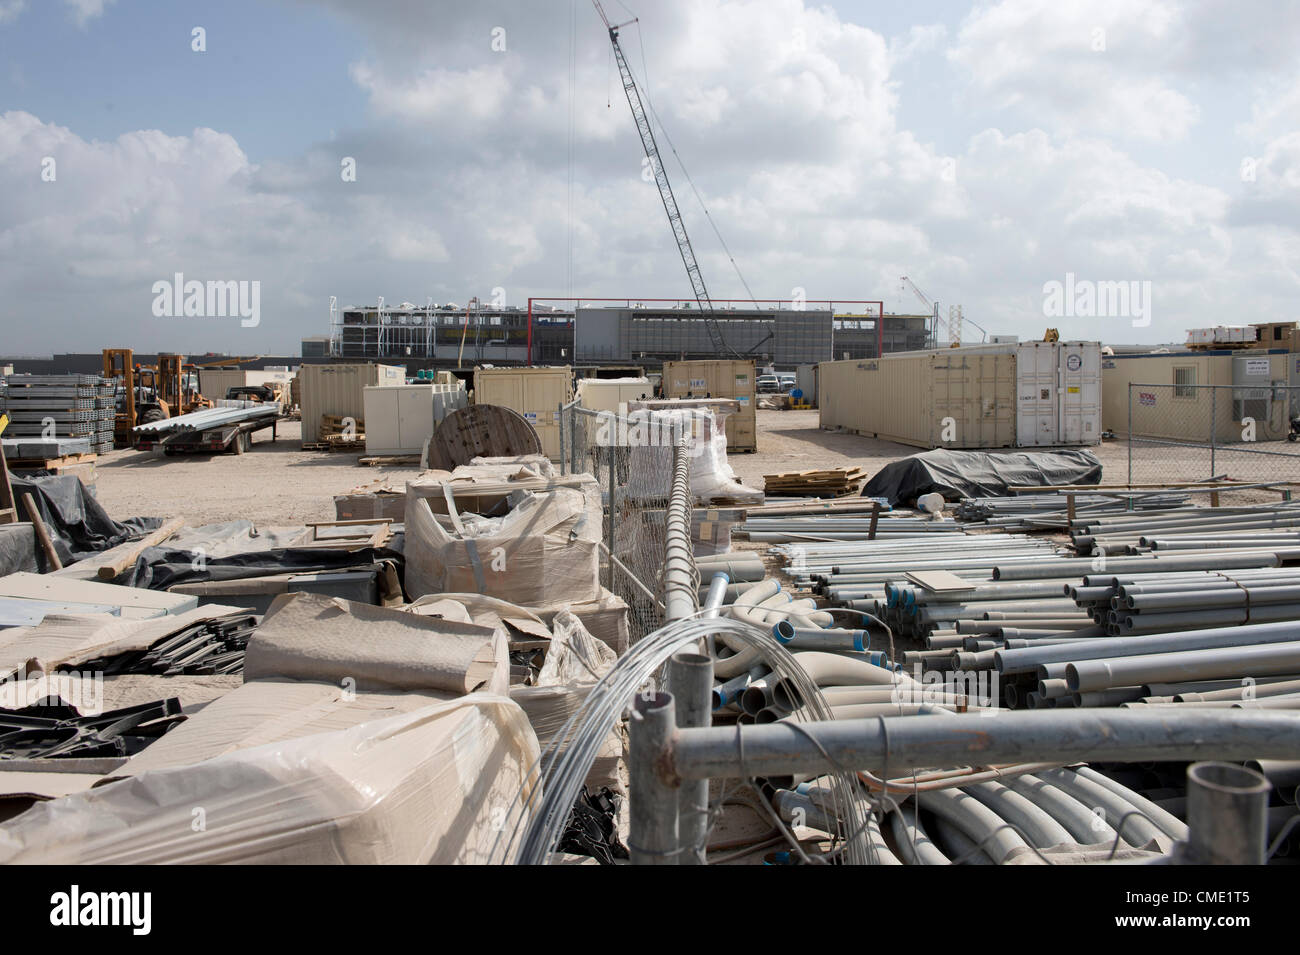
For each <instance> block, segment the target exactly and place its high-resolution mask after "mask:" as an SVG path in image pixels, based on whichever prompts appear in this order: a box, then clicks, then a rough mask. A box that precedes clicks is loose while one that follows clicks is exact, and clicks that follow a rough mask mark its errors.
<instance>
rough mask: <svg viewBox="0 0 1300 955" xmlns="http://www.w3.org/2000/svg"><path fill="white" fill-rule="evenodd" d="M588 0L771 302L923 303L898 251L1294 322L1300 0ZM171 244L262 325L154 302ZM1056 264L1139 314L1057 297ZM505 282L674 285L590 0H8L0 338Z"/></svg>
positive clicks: (1173, 331) (1025, 327) (1041, 319)
mask: <svg viewBox="0 0 1300 955" xmlns="http://www.w3.org/2000/svg"><path fill="white" fill-rule="evenodd" d="M605 5H606V7H607V9H608V12H609V15H610V17H611V19H613V20H615V21H620V22H621V21H624V20H629V19H631V18H632V17H633V16H638V17H640V21H639V23H637V24H632V25H629V26H627V27H625V28H624V29H623V31H622V43H623V46H624V49H625V50H626V52H627V55H628V59H629V61H630V63H631V65H632V67H633V69H634V71H635V72H636V75H637V80H638V82H639V83H641V84H642V85H643V88H644V89H645V90H646V92H647V93H648V97H649V100H650V102H651V103H652V105H653V108H654V110H655V112H656V114H657V116H658V118H659V120H660V121H661V122H662V129H663V130H664V131H665V132H666V137H667V138H670V139H671V142H672V144H673V145H674V146H675V147H676V151H677V153H678V154H679V155H680V157H681V160H682V162H684V163H685V165H686V168H687V170H688V171H689V172H690V175H691V177H692V179H693V180H694V184H695V187H696V189H698V192H699V195H700V196H701V197H702V199H703V203H704V204H705V205H707V207H708V209H709V211H710V213H711V215H712V218H713V220H714V222H715V223H716V225H717V227H718V229H719V230H720V232H721V235H722V238H723V239H725V241H726V244H727V246H728V247H729V248H730V251H731V254H732V255H733V256H734V258H735V262H736V265H737V266H738V268H739V273H740V275H743V277H744V282H745V283H747V284H748V286H749V288H750V289H751V290H752V291H753V294H754V295H755V296H757V297H760V298H789V297H790V296H792V295H794V294H798V293H797V292H796V291H795V290H796V289H801V290H803V291H804V294H806V296H807V298H809V299H835V300H849V299H867V300H876V299H879V300H883V301H884V303H885V308H886V309H887V310H889V311H918V310H921V306H920V303H919V302H918V301H917V300H916V298H915V297H914V296H913V295H912V293H911V292H910V291H906V292H905V291H903V290H902V289H901V286H900V281H899V279H900V276H902V275H905V274H906V275H908V276H910V277H911V278H912V279H913V280H914V281H915V282H916V284H917V285H919V286H920V288H921V289H923V290H924V291H925V292H926V293H927V294H928V295H929V296H931V297H932V298H934V299H937V300H938V301H939V302H940V303H941V307H942V308H943V309H944V311H945V312H946V309H947V306H948V305H950V304H955V303H960V304H961V305H962V306H963V310H964V313H965V315H966V317H967V318H968V319H969V320H971V321H973V322H976V323H978V324H979V325H981V326H983V327H984V328H985V329H987V330H989V331H990V332H1002V333H1010V334H1019V335H1021V336H1037V335H1040V334H1041V333H1042V330H1043V328H1044V327H1045V326H1047V325H1053V326H1057V327H1059V328H1060V329H1061V331H1062V333H1063V334H1064V335H1068V336H1070V337H1088V338H1101V339H1104V340H1109V341H1113V342H1161V341H1172V340H1179V341H1181V340H1182V339H1183V336H1184V331H1185V329H1187V328H1189V327H1194V326H1201V325H1210V324H1220V323H1224V322H1238V321H1243V322H1244V321H1260V320H1294V319H1297V318H1300V307H1298V306H1297V302H1298V301H1300V57H1298V56H1297V51H1298V50H1300V4H1296V3H1294V2H1287V0H1280V2H1277V3H1271V2H1265V0H1245V2H1240V3H1234V4H1227V3H1222V2H1195V0H1188V2H1168V0H1089V2H1078V3H1074V2H1068V0H1004V2H980V3H974V4H972V3H969V2H967V3H959V2H927V0H913V2H909V3H884V2H867V0H834V2H827V3H820V4H814V3H805V2H801V0H654V2H647V0H636V2H632V0H629V2H628V3H626V4H624V3H622V2H620V0H607V2H606V4H605ZM196 30H198V31H199V32H198V33H197V34H196V32H195V31H196ZM195 46H202V47H204V49H202V50H196V49H194V47H195ZM660 145H661V147H663V148H664V149H665V151H666V152H667V139H666V138H665V139H661V141H660ZM349 160H350V161H351V163H352V164H353V165H354V168H355V180H354V181H349V177H347V176H346V175H345V173H346V171H347V170H346V168H345V167H349ZM667 169H668V172H669V174H670V176H672V177H673V179H674V185H675V187H676V191H677V193H678V198H679V202H680V204H681V207H682V211H683V214H684V217H685V219H686V222H687V225H688V227H689V229H690V231H691V234H692V237H693V239H694V241H695V245H696V250H697V252H698V254H699V256H700V260H701V264H702V268H703V271H704V275H705V278H706V280H707V281H708V283H709V287H710V291H711V293H712V294H713V296H714V297H715V298H722V297H727V296H737V297H740V296H745V295H746V292H745V285H744V284H742V281H741V278H740V277H739V276H738V274H737V269H736V268H734V267H733V266H732V264H731V262H730V261H729V259H728V257H727V255H726V254H725V252H724V250H723V247H722V245H721V243H720V242H719V240H718V237H717V236H716V235H715V234H714V231H713V229H712V228H710V226H709V223H708V221H707V220H706V219H705V218H704V213H703V211H702V206H701V202H700V201H699V200H697V199H696V198H695V195H694V194H693V192H692V190H691V187H690V184H689V183H688V181H687V180H686V178H685V177H684V176H683V174H682V171H681V168H680V166H679V165H678V163H677V161H676V160H675V159H671V158H670V159H669V160H668V163H667ZM178 272H179V273H182V274H183V275H184V276H185V278H186V280H187V281H188V280H199V281H208V280H213V281H249V282H251V281H257V282H260V290H261V293H260V294H261V302H260V305H261V310H260V323H259V324H258V325H257V326H256V327H244V325H243V324H241V322H240V320H239V318H238V317H213V316H207V317H199V316H188V317H187V316H184V315H181V316H177V317H168V316H166V315H164V316H161V317H160V316H156V315H155V314H154V308H153V304H154V299H155V295H154V291H153V289H154V284H155V283H156V282H159V281H162V280H170V279H171V278H172V276H173V275H174V274H175V273H178ZM1067 274H1071V275H1073V276H1074V278H1075V281H1076V282H1135V283H1139V285H1137V286H1135V289H1138V290H1141V289H1143V288H1147V289H1149V290H1150V300H1149V301H1150V312H1149V315H1150V319H1151V321H1150V324H1149V325H1142V324H1141V321H1140V319H1135V318H1132V317H1131V316H1124V315H1119V316H1115V315H1109V316H1107V315H1099V316H1094V317H1087V318H1083V317H1055V316H1049V315H1047V314H1045V302H1047V299H1048V297H1047V296H1045V293H1044V287H1045V285H1046V284H1047V283H1051V282H1064V281H1065V279H1066V276H1067ZM1142 283H1150V284H1149V285H1143V284H1142ZM497 288H500V289H504V292H505V297H506V301H507V303H509V304H521V305H522V304H524V303H525V300H526V298H527V297H528V296H529V295H539V296H540V295H557V296H558V295H584V296H598V295H607V296H631V297H634V298H650V297H676V296H688V295H689V294H690V286H689V284H688V282H687V279H686V276H685V274H684V271H683V269H682V267H681V261H680V259H679V257H678V255H677V251H676V248H675V245H674V243H673V240H672V235H671V233H670V231H669V228H668V225H667V222H666V220H665V217H664V214H663V209H662V207H661V206H660V204H659V199H658V194H657V192H656V190H655V187H654V185H653V183H652V182H649V181H647V180H646V179H643V177H642V152H641V147H640V142H639V140H638V138H637V135H636V130H635V127H634V126H633V123H632V118H631V115H630V113H629V111H628V107H627V103H626V101H625V100H624V98H623V93H622V89H621V86H620V85H619V82H618V74H617V70H616V68H615V66H614V64H613V62H612V57H611V53H610V47H609V42H608V39H607V37H606V35H605V32H604V29H603V27H602V25H601V23H600V19H599V17H598V16H597V14H596V12H595V10H594V9H593V7H592V5H591V3H590V0H510V2H504V0H478V2H468V0H464V2H457V3H453V2H438V0H314V2H313V0H260V2H259V0H223V2H215V0H213V2H198V0H195V2H189V0H0V319H2V321H3V329H4V334H3V338H2V339H0V342H2V344H0V352H3V353H7V354H10V355H19V354H21V355H40V354H50V353H52V352H59V351H91V350H97V349H99V348H101V347H103V346H109V345H125V346H133V347H135V348H137V349H143V350H150V351H152V350H154V349H156V348H159V347H163V348H172V349H176V350H180V351H201V350H206V349H213V350H226V351H230V352H234V353H241V354H247V353H262V354H285V353H288V354H295V353H296V352H297V348H298V342H299V340H300V339H301V338H302V337H303V336H305V335H312V334H324V333H325V332H326V331H327V324H328V301H329V296H331V295H335V296H337V297H338V299H339V300H340V302H342V303H344V304H352V303H363V302H373V301H374V300H375V298H376V297H377V296H379V295H382V296H384V297H385V299H386V300H387V301H388V302H389V303H397V302H401V301H403V300H407V301H413V302H417V303H421V304H423V303H424V302H425V301H427V300H428V299H429V298H432V299H433V300H434V301H436V302H447V301H455V302H460V303H463V302H465V301H466V300H467V299H469V298H470V297H471V296H474V295H477V296H480V297H483V298H487V297H489V296H491V295H492V292H493V289H497ZM1135 323H1136V324H1135ZM972 336H974V337H978V332H970V331H968V333H967V337H968V338H969V337H972Z"/></svg>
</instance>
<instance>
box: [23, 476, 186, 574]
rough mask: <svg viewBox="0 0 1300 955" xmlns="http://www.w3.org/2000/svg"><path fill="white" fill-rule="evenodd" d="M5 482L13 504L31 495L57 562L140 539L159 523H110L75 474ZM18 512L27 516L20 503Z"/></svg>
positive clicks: (142, 520) (157, 520)
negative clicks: (12, 495) (48, 536)
mask: <svg viewBox="0 0 1300 955" xmlns="http://www.w3.org/2000/svg"><path fill="white" fill-rule="evenodd" d="M9 480H10V482H11V483H12V484H13V489H14V500H15V501H21V500H22V496H23V494H24V493H29V494H31V495H32V499H33V500H34V501H35V502H36V509H37V510H39V511H40V512H41V520H42V521H44V522H45V529H46V530H47V531H49V534H50V539H51V540H52V541H53V542H54V549H55V551H57V552H58V555H59V560H61V561H62V562H63V563H65V564H70V563H72V562H73V561H75V560H80V559H81V558H82V557H86V556H88V555H90V554H94V553H98V552H99V551H101V550H107V549H108V548H110V547H116V546H117V545H118V544H124V543H126V542H127V541H129V540H134V539H136V538H139V537H143V536H144V535H145V534H147V533H149V531H152V530H155V529H156V528H158V527H160V526H161V525H162V523H163V519H162V518H161V517H131V518H127V519H126V520H124V521H115V520H113V518H111V517H109V516H108V511H106V510H104V508H103V507H102V506H101V505H100V503H99V502H98V501H97V500H95V498H94V496H93V495H92V494H90V493H89V492H87V491H86V486H85V485H84V484H82V483H81V479H80V478H78V477H76V476H75V475H71V474H64V475H50V476H48V477H20V476H18V475H16V474H11V475H10V476H9ZM19 511H20V513H21V515H22V516H23V517H26V516H27V511H26V509H25V508H23V507H22V505H21V504H20V505H19Z"/></svg>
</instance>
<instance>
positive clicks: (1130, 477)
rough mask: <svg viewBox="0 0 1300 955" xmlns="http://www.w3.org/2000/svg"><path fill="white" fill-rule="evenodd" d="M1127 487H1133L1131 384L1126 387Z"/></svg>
mask: <svg viewBox="0 0 1300 955" xmlns="http://www.w3.org/2000/svg"><path fill="white" fill-rule="evenodd" d="M1128 486H1129V487H1132V486H1133V383H1132V382H1130V383H1129V386H1128Z"/></svg>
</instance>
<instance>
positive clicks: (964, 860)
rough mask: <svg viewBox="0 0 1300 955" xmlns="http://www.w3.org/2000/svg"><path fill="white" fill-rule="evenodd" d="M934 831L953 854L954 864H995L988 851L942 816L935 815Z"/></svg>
mask: <svg viewBox="0 0 1300 955" xmlns="http://www.w3.org/2000/svg"><path fill="white" fill-rule="evenodd" d="M934 831H935V834H936V835H937V836H938V837H939V840H940V842H941V843H942V844H943V846H944V847H945V851H947V852H948V853H949V854H950V855H951V857H952V864H953V865H993V860H992V859H991V858H989V855H988V853H986V852H985V851H984V850H983V849H981V848H979V847H978V846H977V845H976V844H975V840H973V839H972V838H971V837H970V836H968V835H966V833H964V832H962V831H961V829H959V828H957V827H956V826H954V825H953V824H952V823H951V822H949V821H948V820H946V819H944V818H943V817H942V816H935V817H934Z"/></svg>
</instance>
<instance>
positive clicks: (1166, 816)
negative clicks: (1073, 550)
mask: <svg viewBox="0 0 1300 955" xmlns="http://www.w3.org/2000/svg"><path fill="white" fill-rule="evenodd" d="M1074 771H1075V773H1076V774H1078V775H1079V776H1081V777H1083V778H1084V779H1088V780H1091V781H1092V782H1094V783H1096V784H1097V785H1098V786H1103V787H1105V788H1106V789H1109V790H1110V791H1111V792H1113V793H1115V794H1116V795H1118V796H1120V797H1121V798H1123V799H1125V800H1127V801H1128V802H1130V803H1132V804H1133V805H1134V806H1135V807H1136V808H1138V809H1141V810H1142V811H1143V812H1144V813H1146V814H1147V817H1148V818H1149V819H1150V820H1151V821H1152V822H1153V823H1155V824H1156V825H1157V826H1159V827H1160V828H1161V829H1163V830H1164V831H1165V833H1166V835H1168V836H1169V837H1170V838H1171V839H1180V840H1182V839H1186V838H1187V824H1186V823H1185V822H1183V821H1182V820H1181V819H1179V818H1178V817H1177V816H1175V815H1174V814H1173V813H1171V812H1169V811H1168V810H1165V809H1162V808H1161V807H1160V806H1157V805H1156V804H1155V803H1154V802H1152V801H1151V800H1150V799H1147V798H1146V797H1145V796H1143V795H1142V794H1141V793H1137V792H1134V791H1133V790H1131V789H1129V788H1128V787H1127V786H1123V785H1121V784H1120V783H1118V782H1116V781H1115V780H1113V779H1111V778H1110V777H1109V776H1106V775H1103V774H1102V773H1099V772H1097V771H1096V770H1095V769H1092V768H1091V767H1089V766H1077V767H1075V770H1074Z"/></svg>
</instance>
